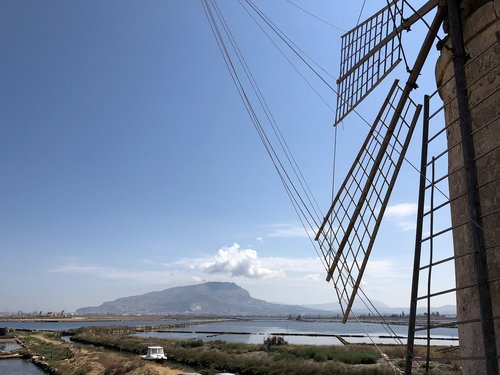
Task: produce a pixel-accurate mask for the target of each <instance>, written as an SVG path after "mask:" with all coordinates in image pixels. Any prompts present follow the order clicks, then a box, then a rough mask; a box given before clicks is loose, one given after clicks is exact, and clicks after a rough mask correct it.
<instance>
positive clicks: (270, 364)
mask: <svg viewBox="0 0 500 375" xmlns="http://www.w3.org/2000/svg"><path fill="white" fill-rule="evenodd" d="M73 339H74V340H77V341H79V342H82V343H87V344H93V345H99V346H102V347H105V348H110V349H114V350H120V351H128V352H131V353H136V354H139V353H144V352H145V351H146V348H147V346H150V345H160V346H163V347H164V349H165V352H166V353H167V355H168V357H169V359H172V360H175V361H176V362H178V363H182V364H185V365H189V366H192V367H195V368H199V369H203V368H204V369H219V370H222V369H225V370H227V371H231V372H238V373H239V374H240V375H274V374H276V375H277V374H283V373H286V374H287V375H299V374H301V375H302V374H305V373H307V374H313V375H314V374H318V375H323V374H325V375H326V374H367V375H368V374H384V375H388V374H394V370H393V369H392V368H391V367H390V366H385V367H384V366H382V365H380V364H377V360H378V358H379V356H378V353H377V352H376V351H375V350H374V349H373V348H369V347H366V346H359V347H358V346H353V347H349V348H347V347H339V346H324V347H319V346H299V345H276V346H271V347H267V346H265V345H246V344H239V343H224V342H208V343H204V342H203V341H201V340H189V341H173V340H165V339H148V338H143V337H138V336H130V335H120V334H114V335H112V334H96V333H95V332H87V333H80V334H78V335H76V336H75V337H74V338H73ZM352 365H357V366H352Z"/></svg>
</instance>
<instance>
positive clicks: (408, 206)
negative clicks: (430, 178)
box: [385, 203, 417, 231]
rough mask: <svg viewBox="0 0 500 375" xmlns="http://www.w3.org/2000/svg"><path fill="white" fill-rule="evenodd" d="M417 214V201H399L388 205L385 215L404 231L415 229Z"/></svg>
mask: <svg viewBox="0 0 500 375" xmlns="http://www.w3.org/2000/svg"><path fill="white" fill-rule="evenodd" d="M416 216H417V205H416V204H415V203H398V204H395V205H392V206H388V207H387V209H386V210H385V217H387V218H388V219H390V220H393V221H395V224H396V225H397V226H398V227H399V228H400V229H401V230H402V231H409V230H415V227H416V221H417V219H416Z"/></svg>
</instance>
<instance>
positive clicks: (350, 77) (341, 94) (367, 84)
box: [334, 0, 437, 125]
mask: <svg viewBox="0 0 500 375" xmlns="http://www.w3.org/2000/svg"><path fill="white" fill-rule="evenodd" d="M403 4H404V1H403V2H400V1H399V0H395V1H393V2H391V3H389V4H387V6H386V7H384V8H383V9H381V10H380V11H378V12H377V13H375V14H374V15H373V16H371V17H370V18H368V19H367V20H366V21H364V22H363V23H361V24H359V25H358V26H356V27H355V28H354V29H352V30H351V31H349V32H347V33H346V34H344V35H343V36H342V37H341V38H342V44H341V52H340V58H341V61H340V77H339V79H338V80H337V88H338V95H337V105H336V112H335V124H334V125H337V124H338V123H340V122H341V121H342V120H343V119H344V118H345V117H346V116H347V115H348V114H349V113H350V112H351V111H353V110H354V108H355V107H356V106H357V105H358V104H359V103H360V102H361V101H362V100H363V99H364V98H365V97H366V96H367V95H368V94H369V93H370V92H371V91H372V90H373V89H374V88H375V87H376V86H377V85H378V84H379V83H380V82H381V81H382V80H383V79H384V78H385V77H386V76H387V75H388V74H389V73H390V72H391V71H392V70H393V69H394V68H395V67H396V66H397V65H398V64H399V62H400V61H401V40H399V39H400V38H399V37H398V36H400V34H401V32H402V31H403V30H404V29H408V28H409V27H410V26H411V25H413V24H414V23H415V22H416V21H418V20H419V19H421V18H422V17H423V16H424V15H425V14H427V13H428V12H430V11H431V10H432V9H434V8H435V7H436V6H437V0H430V1H428V2H427V3H426V4H424V5H423V6H422V7H421V8H420V9H419V10H417V11H416V12H415V13H414V14H413V15H412V16H410V17H409V18H408V19H404V17H403Z"/></svg>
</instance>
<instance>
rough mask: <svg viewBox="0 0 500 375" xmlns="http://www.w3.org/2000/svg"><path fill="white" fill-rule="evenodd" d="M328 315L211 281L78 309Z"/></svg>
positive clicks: (82, 311)
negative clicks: (258, 296) (252, 294)
mask: <svg viewBox="0 0 500 375" xmlns="http://www.w3.org/2000/svg"><path fill="white" fill-rule="evenodd" d="M321 313H322V314H323V315H325V312H324V311H320V310H316V309H310V308H307V307H304V306H294V305H280V304H275V303H269V302H266V301H263V300H260V299H256V298H253V297H251V296H250V293H248V291H246V290H245V289H243V288H241V287H239V286H238V285H236V284H235V283H225V282H209V283H204V284H198V285H190V286H181V287H175V288H170V289H165V290H162V291H159V292H150V293H146V294H142V295H138V296H132V297H124V298H119V299H117V300H114V301H109V302H104V303H103V304H102V305H100V306H95V307H83V308H80V309H78V310H76V314H79V315H106V314H115V315H124V314H130V315H135V314H141V315H165V314H192V315H217V316H231V315H239V316H251V315H288V314H292V315H299V314H305V315H313V314H314V315H318V314H321Z"/></svg>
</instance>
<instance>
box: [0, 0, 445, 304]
mask: <svg viewBox="0 0 500 375" xmlns="http://www.w3.org/2000/svg"><path fill="white" fill-rule="evenodd" d="M293 3H295V4H296V5H299V6H301V7H303V8H304V9H306V10H307V11H309V12H310V13H312V14H314V15H316V16H318V17H321V18H322V19H324V20H326V21H328V22H329V23H331V24H333V25H335V26H337V27H338V28H341V29H344V30H348V29H350V28H351V27H353V26H354V25H355V24H356V21H357V18H358V15H359V11H360V9H361V6H362V1H361V0H360V1H358V0H356V1H352V2H347V3H343V6H342V8H339V7H338V5H336V4H335V3H334V2H331V1H327V0H315V1H302V0H296V1H294V2H293ZM293 3H291V2H288V1H286V0H273V1H256V4H257V5H258V6H260V7H261V9H262V10H263V11H264V12H265V13H266V15H268V16H269V17H270V18H271V19H272V20H273V22H275V23H276V24H277V25H278V26H279V27H280V28H281V29H282V30H283V31H284V32H285V33H286V34H287V35H288V36H289V37H290V38H291V39H292V40H293V41H294V42H295V43H296V44H297V45H298V46H300V47H301V49H303V50H304V51H305V52H306V53H307V54H308V55H310V56H311V57H312V58H313V59H314V60H315V61H316V62H318V63H319V64H320V65H321V66H323V67H324V68H325V69H326V70H327V71H328V72H329V73H330V74H331V75H332V76H334V77H336V76H337V75H338V65H339V61H338V55H339V50H340V35H341V32H340V31H339V30H338V29H337V28H335V27H332V26H331V25H328V24H326V23H325V22H321V21H319V20H318V19H317V18H314V17H312V16H311V15H309V14H307V13H305V12H303V11H302V10H300V9H299V8H297V7H296V6H294V5H293ZM219 4H220V8H221V10H222V12H223V13H224V15H225V17H226V19H227V22H228V23H229V25H230V27H231V30H232V31H233V32H234V35H235V38H236V39H237V40H238V43H239V45H240V48H241V49H242V51H243V53H244V54H245V56H246V58H247V60H248V63H249V65H250V67H251V69H252V72H253V73H254V75H255V77H256V80H257V82H258V83H259V85H260V87H261V89H262V92H263V93H264V96H265V97H266V100H267V101H268V103H269V105H270V107H271V109H272V111H273V114H274V115H275V117H276V119H277V121H278V123H279V124H280V127H281V129H282V130H283V133H284V135H285V137H286V139H287V141H288V142H289V145H290V146H291V148H292V150H293V153H294V156H295V157H296V159H297V161H298V163H299V165H300V167H301V169H302V171H303V173H304V175H305V177H306V179H307V181H308V183H309V184H310V186H311V190H312V191H313V193H314V196H315V198H316V199H317V200H318V203H319V205H320V207H321V208H322V210H323V213H325V212H326V211H327V209H328V206H329V204H330V199H331V194H332V192H331V180H332V153H333V152H332V150H333V127H332V123H333V118H334V113H333V112H332V110H331V109H330V108H329V107H328V106H327V105H325V103H324V102H323V101H322V100H321V99H320V98H319V97H318V95H317V94H316V93H315V92H313V91H312V90H311V89H310V88H309V86H308V85H307V84H306V83H305V82H304V81H303V80H302V78H301V77H300V76H299V75H297V73H296V72H295V71H294V69H293V68H292V67H291V66H290V65H289V64H288V63H287V61H286V60H285V59H284V58H283V56H282V55H281V54H280V52H279V51H277V50H276V48H275V47H274V46H273V45H272V44H271V43H270V42H269V40H268V39H267V38H266V36H265V35H264V34H263V33H262V32H261V31H260V30H259V29H258V28H257V27H256V25H255V23H254V22H253V21H252V19H251V18H250V17H249V16H248V15H247V14H246V13H245V12H244V11H243V10H242V8H241V6H240V5H239V3H238V2H237V1H219ZM384 4H385V2H380V4H367V5H366V7H365V9H364V11H363V18H365V17H367V16H368V15H370V14H371V13H373V11H374V10H376V9H377V8H379V7H382V6H383V5H384ZM417 5H419V4H418V2H416V3H415V6H417ZM370 7H371V9H370ZM0 18H1V20H0V21H1V22H0V31H1V32H0V48H1V50H2V59H0V83H1V90H0V134H1V136H0V181H1V184H0V251H1V254H2V262H1V264H2V280H3V281H2V283H0V295H1V298H0V300H1V301H0V311H5V310H7V311H16V310H19V309H22V310H26V311H30V310H49V309H50V310H61V309H64V310H66V311H72V310H74V309H76V308H78V307H82V306H87V305H96V304H100V303H102V302H103V301H105V300H110V299H115V298H118V297H122V296H127V295H132V294H138V293H144V292H148V291H151V290H160V289H164V288H167V287H172V286H178V285H187V284H193V283H198V282H202V281H209V280H218V281H234V282H236V283H238V284H239V285H241V286H243V287H245V288H247V289H248V290H249V291H250V293H251V294H252V295H253V296H254V297H257V298H263V299H266V300H268V301H272V302H285V303H326V302H331V301H334V300H335V293H334V291H333V288H332V286H331V285H328V284H327V283H326V282H325V281H324V278H325V273H324V270H323V268H322V266H321V263H320V261H319V259H318V258H317V256H316V253H315V252H314V249H313V247H312V246H311V244H310V243H309V240H308V239H307V236H306V235H305V232H304V231H303V229H301V226H300V222H299V221H298V219H297V217H296V215H295V212H294V211H293V208H292V206H291V204H290V202H289V200H288V198H287V196H286V194H285V191H284V189H283V186H282V185H281V182H280V181H279V178H278V176H277V174H276V172H275V170H274V168H273V166H272V163H271V161H270V160H269V158H268V156H267V155H266V153H265V151H264V148H263V146H262V144H261V143H260V140H259V139H258V136H257V133H256V131H255V129H254V128H253V126H252V123H251V121H250V119H249V117H248V114H247V113H246V111H245V109H244V106H243V104H242V103H241V100H240V98H239V97H238V95H237V91H236V89H235V87H234V84H233V82H232V81H231V78H230V76H229V74H228V71H227V69H226V67H225V65H224V62H223V60H222V56H221V54H220V52H219V50H218V49H217V45H216V43H215V40H214V37H213V35H212V33H211V30H210V27H209V24H208V22H207V19H206V17H205V14H204V13H203V8H202V5H201V2H200V1H195V0H186V1H180V0H179V1H174V0H170V1H152V0H151V1H145V2H137V1H122V0H120V1H117V0H116V1H111V0H110V1H104V2H103V1H71V2H68V1H50V2H39V1H27V0H26V1H24V0H21V1H20V0H16V1H3V2H2V3H1V4H0ZM405 37H406V36H405ZM422 37H423V28H422V27H419V26H416V27H414V31H413V32H412V34H409V35H408V36H407V37H406V38H407V39H406V40H407V42H406V43H408V46H410V48H408V52H407V53H408V55H409V56H410V57H411V56H412V54H414V53H415V48H411V46H413V45H414V44H413V43H416V42H418V40H420V39H422ZM283 48H284V47H283ZM284 50H285V51H286V52H287V54H288V55H289V56H291V54H290V51H287V50H286V49H284ZM435 58H436V53H435V52H434V53H433V56H432V58H431V59H430V62H429V63H428V64H427V67H426V72H425V74H424V75H423V76H422V81H421V83H420V86H421V88H420V89H419V90H417V91H416V92H415V93H414V98H415V99H416V100H417V101H421V98H422V96H423V94H424V93H425V92H430V91H432V90H433V87H434V86H433V85H434V83H433V64H434V63H433V59H435ZM300 69H301V72H303V73H304V74H305V75H306V76H307V77H308V78H309V79H310V80H311V83H312V85H313V86H314V87H315V88H316V89H317V90H318V91H319V92H320V93H321V95H322V97H323V98H324V99H325V100H326V101H327V102H328V103H329V104H330V106H331V107H334V104H335V95H334V94H333V93H332V92H331V91H330V90H328V89H327V88H325V86H324V85H322V84H321V83H320V82H319V81H318V80H317V79H315V78H314V76H313V75H312V74H311V73H310V71H308V70H307V69H306V68H305V67H304V66H300ZM398 75H399V76H401V77H402V78H403V79H405V76H404V67H403V66H401V67H400V68H399V70H398V72H396V73H395V74H393V75H392V77H391V78H389V79H388V80H387V82H384V84H383V85H381V86H380V88H379V89H377V90H376V91H375V92H374V94H373V95H372V96H371V97H370V98H369V100H367V101H366V102H365V103H363V105H362V106H361V107H360V112H361V113H362V114H363V115H364V116H366V117H367V118H368V119H372V118H373V117H374V115H375V113H376V112H377V111H378V107H379V106H380V103H381V101H382V100H383V98H384V97H385V92H386V90H387V86H388V85H390V84H391V83H392V79H393V78H395V77H396V76H398ZM330 81H331V82H332V83H334V80H333V79H330ZM426 88H429V89H428V90H427V91H425V90H426ZM366 131H367V126H366V125H365V124H362V123H361V121H359V119H358V118H356V117H355V116H350V117H349V118H348V119H346V121H345V122H344V124H342V125H341V126H339V128H338V149H337V174H336V176H337V177H336V181H337V185H339V184H340V182H341V180H342V178H343V176H344V174H345V173H346V171H347V169H348V168H349V166H350V164H351V162H352V159H353V157H354V155H355V152H356V151H357V147H358V146H359V145H360V144H361V143H362V141H363V137H364V135H365V134H366ZM418 132H419V130H418V129H417V133H418ZM417 151H418V136H417V137H415V139H414V141H413V144H412V149H411V150H410V153H409V159H410V160H412V161H413V162H414V163H415V164H416V165H418V152H417ZM400 181H401V182H400V183H399V184H398V187H397V188H396V190H395V192H394V195H393V198H392V199H391V207H392V208H391V209H390V211H389V215H388V217H387V219H386V220H385V222H384V224H383V226H382V231H381V235H380V239H379V241H378V242H377V245H376V247H375V250H374V252H373V256H372V262H371V263H370V266H369V267H368V270H367V279H366V280H367V281H366V284H365V289H366V291H367V293H368V295H369V296H370V297H372V298H374V299H376V300H380V301H383V302H385V303H387V304H389V305H393V306H395V305H406V304H407V303H408V302H407V301H408V291H409V283H410V278H411V276H410V270H411V266H412V264H411V261H412V251H413V242H414V231H413V229H412V225H411V222H412V220H413V216H412V215H414V209H415V204H416V187H417V184H418V175H417V173H416V172H415V171H414V170H412V169H411V168H410V167H408V165H406V166H405V167H404V170H403V171H402V178H401V179H400ZM388 286H391V292H390V293H387V290H388V289H387V288H388ZM443 302H452V301H443Z"/></svg>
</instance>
